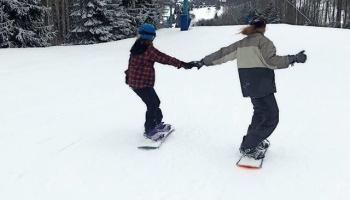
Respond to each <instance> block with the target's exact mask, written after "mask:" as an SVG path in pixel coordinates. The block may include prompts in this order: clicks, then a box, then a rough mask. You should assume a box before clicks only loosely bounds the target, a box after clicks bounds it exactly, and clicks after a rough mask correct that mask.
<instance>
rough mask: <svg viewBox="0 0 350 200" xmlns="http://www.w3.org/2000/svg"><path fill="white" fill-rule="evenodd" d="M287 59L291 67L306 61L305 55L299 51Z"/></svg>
mask: <svg viewBox="0 0 350 200" xmlns="http://www.w3.org/2000/svg"><path fill="white" fill-rule="evenodd" d="M288 59H289V63H290V64H291V65H294V63H305V62H306V60H307V56H306V54H305V51H300V52H299V53H298V54H296V55H289V56H288Z"/></svg>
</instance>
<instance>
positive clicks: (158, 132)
mask: <svg viewBox="0 0 350 200" xmlns="http://www.w3.org/2000/svg"><path fill="white" fill-rule="evenodd" d="M170 130H171V125H170V124H165V123H164V122H161V123H160V124H158V125H156V127H154V128H153V129H151V130H149V131H146V132H145V133H144V134H143V135H144V136H145V138H147V139H150V140H153V141H158V140H160V139H162V138H163V137H164V136H165V133H167V132H169V131H170Z"/></svg>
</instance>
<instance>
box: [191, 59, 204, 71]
mask: <svg viewBox="0 0 350 200" xmlns="http://www.w3.org/2000/svg"><path fill="white" fill-rule="evenodd" d="M190 63H191V64H192V65H194V67H197V69H200V68H202V67H203V66H204V62H203V60H200V61H192V62H190Z"/></svg>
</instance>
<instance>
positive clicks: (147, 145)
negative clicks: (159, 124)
mask: <svg viewBox="0 0 350 200" xmlns="http://www.w3.org/2000/svg"><path fill="white" fill-rule="evenodd" d="M174 131H175V129H170V130H169V131H168V132H164V137H163V138H162V139H159V140H158V141H153V140H150V139H146V138H144V139H143V141H142V142H141V144H140V145H139V146H138V147H137V148H138V149H143V150H153V149H159V148H160V146H161V145H162V144H163V143H164V142H165V141H166V139H167V138H168V137H169V135H170V134H171V133H173V132H174Z"/></svg>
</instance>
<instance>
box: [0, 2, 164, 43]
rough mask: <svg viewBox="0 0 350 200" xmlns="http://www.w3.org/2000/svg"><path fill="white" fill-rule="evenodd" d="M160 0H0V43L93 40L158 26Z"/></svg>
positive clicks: (160, 18)
mask: <svg viewBox="0 0 350 200" xmlns="http://www.w3.org/2000/svg"><path fill="white" fill-rule="evenodd" d="M162 9H163V8H162V4H161V1H160V0H16V1H13V0H0V47H1V48H8V47H46V46H50V45H62V44H94V43H100V42H108V41H115V40H120V39H125V38H129V37H133V36H135V35H136V32H137V27H138V26H139V25H140V24H142V23H144V22H148V23H152V24H154V25H155V26H159V24H160V22H161V20H162Z"/></svg>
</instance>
